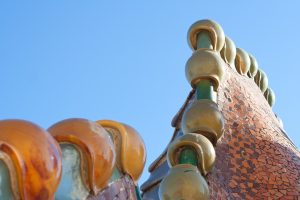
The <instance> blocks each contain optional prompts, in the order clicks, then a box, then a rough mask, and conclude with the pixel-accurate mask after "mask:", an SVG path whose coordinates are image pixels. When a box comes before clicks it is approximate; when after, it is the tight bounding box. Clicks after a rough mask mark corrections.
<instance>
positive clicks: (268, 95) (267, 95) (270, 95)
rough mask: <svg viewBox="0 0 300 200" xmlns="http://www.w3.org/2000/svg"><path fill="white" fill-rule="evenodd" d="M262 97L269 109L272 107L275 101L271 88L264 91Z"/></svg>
mask: <svg viewBox="0 0 300 200" xmlns="http://www.w3.org/2000/svg"><path fill="white" fill-rule="evenodd" d="M264 96H265V98H266V100H267V101H268V103H269V105H270V106H271V107H273V106H274V104H275V99H276V98H275V93H274V91H273V90H272V89H271V88H268V89H267V90H266V91H265V93H264Z"/></svg>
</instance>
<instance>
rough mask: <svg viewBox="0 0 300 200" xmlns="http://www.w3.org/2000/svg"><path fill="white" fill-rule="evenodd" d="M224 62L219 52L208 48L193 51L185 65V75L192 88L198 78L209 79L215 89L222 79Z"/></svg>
mask: <svg viewBox="0 0 300 200" xmlns="http://www.w3.org/2000/svg"><path fill="white" fill-rule="evenodd" d="M224 70H225V62H224V60H223V59H222V58H221V56H220V54H219V53H217V52H216V51H213V50H210V49H199V50H197V51H195V52H194V53H193V55H192V56H191V57H190V58H189V60H188V61H187V63H186V66H185V75H186V78H187V80H188V81H189V83H190V84H191V86H192V87H193V88H195V87H196V85H197V83H198V82H199V81H200V80H203V79H205V80H211V81H212V83H213V86H214V90H215V91H217V89H218V87H219V85H220V82H221V81H222V80H223V77H224Z"/></svg>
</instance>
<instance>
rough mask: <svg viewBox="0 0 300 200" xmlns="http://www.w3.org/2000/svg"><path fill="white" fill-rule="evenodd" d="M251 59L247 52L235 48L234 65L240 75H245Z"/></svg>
mask: <svg viewBox="0 0 300 200" xmlns="http://www.w3.org/2000/svg"><path fill="white" fill-rule="evenodd" d="M250 65H251V61H250V57H249V55H248V53H247V52H246V51H245V50H243V49H241V48H236V57H235V67H236V71H237V72H238V73H239V74H241V75H247V73H248V71H249V69H250Z"/></svg>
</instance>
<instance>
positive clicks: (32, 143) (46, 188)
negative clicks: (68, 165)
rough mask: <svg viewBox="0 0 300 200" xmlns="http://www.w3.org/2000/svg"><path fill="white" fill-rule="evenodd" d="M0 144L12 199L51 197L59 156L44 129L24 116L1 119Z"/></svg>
mask: <svg viewBox="0 0 300 200" xmlns="http://www.w3.org/2000/svg"><path fill="white" fill-rule="evenodd" d="M0 146H1V149H0V159H1V160H2V161H3V162H4V163H5V164H6V166H7V168H8V171H9V174H10V181H11V183H12V185H11V188H12V189H13V193H14V199H41V198H42V199H45V200H49V199H54V193H55V191H56V190H57V188H58V185H59V182H60V179H61V172H62V168H61V164H62V156H61V151H60V148H59V146H58V144H57V143H56V141H55V140H54V139H53V138H52V137H51V135H50V134H49V133H48V132H47V131H46V130H44V129H42V128H41V127H39V126H38V125H35V124H33V123H31V122H28V121H24V120H1V121H0ZM1 180H2V179H1Z"/></svg>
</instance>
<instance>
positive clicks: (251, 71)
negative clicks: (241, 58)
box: [247, 54, 258, 78]
mask: <svg viewBox="0 0 300 200" xmlns="http://www.w3.org/2000/svg"><path fill="white" fill-rule="evenodd" d="M249 57H250V62H251V64H250V69H249V71H248V73H247V74H248V77H249V78H254V77H255V75H256V74H257V71H258V64H257V61H256V59H255V58H254V57H253V56H252V55H250V54H249Z"/></svg>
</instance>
